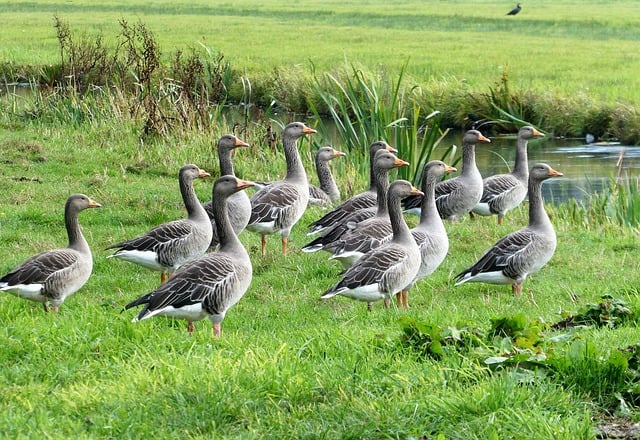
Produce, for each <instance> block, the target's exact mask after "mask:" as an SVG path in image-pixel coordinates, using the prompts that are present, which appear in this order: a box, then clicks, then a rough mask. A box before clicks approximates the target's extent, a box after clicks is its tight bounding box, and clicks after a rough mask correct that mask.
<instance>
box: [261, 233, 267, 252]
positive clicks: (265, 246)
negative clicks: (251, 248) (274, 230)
mask: <svg viewBox="0 0 640 440" xmlns="http://www.w3.org/2000/svg"><path fill="white" fill-rule="evenodd" d="M266 254H267V236H266V235H263V236H262V256H263V257H264V256H265V255H266Z"/></svg>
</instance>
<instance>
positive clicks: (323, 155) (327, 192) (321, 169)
mask: <svg viewBox="0 0 640 440" xmlns="http://www.w3.org/2000/svg"><path fill="white" fill-rule="evenodd" d="M342 156H346V154H345V153H343V152H342V151H338V150H335V149H333V148H332V147H329V146H325V147H322V148H320V149H319V150H318V153H317V154H316V173H317V174H318V182H319V183H320V187H317V186H315V185H309V204H310V205H320V206H331V204H333V203H335V202H337V201H338V200H340V190H339V189H338V185H336V181H335V179H334V178H333V174H332V173H331V168H330V167H329V162H331V161H332V160H333V159H335V158H336V157H342Z"/></svg>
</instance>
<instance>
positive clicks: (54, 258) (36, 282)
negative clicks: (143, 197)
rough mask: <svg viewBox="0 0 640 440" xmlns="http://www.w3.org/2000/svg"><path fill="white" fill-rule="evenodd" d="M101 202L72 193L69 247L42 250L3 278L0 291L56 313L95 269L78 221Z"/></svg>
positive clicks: (67, 210) (66, 215) (67, 217)
mask: <svg viewBox="0 0 640 440" xmlns="http://www.w3.org/2000/svg"><path fill="white" fill-rule="evenodd" d="M100 206H101V205H100V204H99V203H98V202H95V201H93V200H91V199H90V198H89V197H87V196H85V195H84V194H73V195H71V196H69V198H68V199H67V202H66V204H65V207H64V224H65V226H66V228H67V236H68V238H69V244H68V245H67V247H66V248H62V249H54V250H50V251H46V252H41V253H39V254H37V255H34V256H32V257H30V258H28V259H27V260H25V261H24V262H23V263H22V264H20V265H19V266H18V267H16V268H15V269H13V270H12V271H11V272H9V273H8V274H6V275H5V276H3V277H2V278H0V291H2V292H7V293H10V294H12V295H15V296H17V297H19V298H24V299H28V300H31V301H35V302H40V303H42V304H43V306H44V309H45V311H49V304H50V305H51V307H52V308H53V311H54V313H58V308H59V307H60V305H61V304H62V303H63V302H64V300H65V299H66V298H67V297H68V296H69V295H71V294H73V293H75V292H77V291H78V290H79V289H80V288H81V287H82V286H84V284H85V283H86V282H87V280H88V279H89V277H90V276H91V271H92V269H93V258H92V256H91V249H90V248H89V244H87V240H85V238H84V236H83V235H82V231H81V230H80V224H79V223H78V213H79V212H80V211H82V210H84V209H87V208H99V207H100Z"/></svg>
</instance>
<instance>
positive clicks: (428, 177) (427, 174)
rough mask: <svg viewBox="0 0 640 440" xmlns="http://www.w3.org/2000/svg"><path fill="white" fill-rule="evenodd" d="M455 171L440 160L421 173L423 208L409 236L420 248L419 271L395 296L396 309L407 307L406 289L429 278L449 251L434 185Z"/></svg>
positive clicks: (430, 164)
mask: <svg viewBox="0 0 640 440" xmlns="http://www.w3.org/2000/svg"><path fill="white" fill-rule="evenodd" d="M455 171H457V170H456V169H455V168H453V167H450V166H449V165H447V164H445V163H444V162H442V161H439V160H432V161H430V162H428V163H427V164H426V165H425V166H424V170H423V171H422V187H421V191H422V192H423V193H424V195H423V196H422V208H421V212H420V223H418V224H417V225H416V226H415V227H414V228H413V229H411V234H412V235H413V239H414V240H415V241H416V243H417V244H418V248H419V249H420V269H419V270H418V274H417V275H416V277H415V279H414V280H413V281H412V282H411V284H409V285H408V286H406V287H405V288H404V289H402V290H401V291H400V292H399V293H398V295H397V301H398V307H400V308H404V309H408V308H409V290H410V289H411V288H412V287H413V285H414V284H415V283H416V282H417V281H419V280H421V279H423V278H426V277H428V276H429V275H431V274H432V273H433V272H434V271H435V270H436V269H437V268H438V266H440V264H441V263H442V262H443V261H444V259H445V257H446V256H447V252H448V251H449V238H448V237H447V231H446V229H445V227H444V224H443V223H442V219H441V218H440V215H439V214H438V208H437V207H436V196H435V186H436V183H437V182H438V181H440V180H441V178H442V176H444V175H445V174H447V173H453V172H455Z"/></svg>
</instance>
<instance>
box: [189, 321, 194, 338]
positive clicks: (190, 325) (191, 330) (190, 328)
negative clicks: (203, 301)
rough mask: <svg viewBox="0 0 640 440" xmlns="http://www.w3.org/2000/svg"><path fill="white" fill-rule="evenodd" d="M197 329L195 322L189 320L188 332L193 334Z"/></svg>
mask: <svg viewBox="0 0 640 440" xmlns="http://www.w3.org/2000/svg"><path fill="white" fill-rule="evenodd" d="M195 329H196V326H195V325H194V324H193V322H191V321H189V322H188V323H187V332H188V333H189V336H191V335H193V331H194V330H195Z"/></svg>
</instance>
